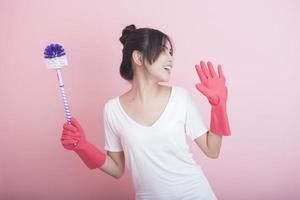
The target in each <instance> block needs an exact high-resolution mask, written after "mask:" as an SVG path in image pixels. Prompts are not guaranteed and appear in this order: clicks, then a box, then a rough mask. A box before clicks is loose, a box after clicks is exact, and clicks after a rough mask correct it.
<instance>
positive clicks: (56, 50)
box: [44, 44, 68, 69]
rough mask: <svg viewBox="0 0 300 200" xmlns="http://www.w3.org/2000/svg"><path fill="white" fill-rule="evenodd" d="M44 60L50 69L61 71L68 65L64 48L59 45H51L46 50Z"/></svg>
mask: <svg viewBox="0 0 300 200" xmlns="http://www.w3.org/2000/svg"><path fill="white" fill-rule="evenodd" d="M44 58H45V59H46V62H47V66H48V68H49V69H60V68H61V67H62V66H66V65H68V61H67V57H66V53H65V50H64V48H63V47H62V46H61V45H59V44H50V45H48V46H47V47H46V48H45V51H44Z"/></svg>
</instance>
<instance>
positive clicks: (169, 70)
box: [164, 66, 172, 72]
mask: <svg viewBox="0 0 300 200" xmlns="http://www.w3.org/2000/svg"><path fill="white" fill-rule="evenodd" d="M164 69H165V70H166V71H168V72H171V69H172V67H171V66H165V67H164Z"/></svg>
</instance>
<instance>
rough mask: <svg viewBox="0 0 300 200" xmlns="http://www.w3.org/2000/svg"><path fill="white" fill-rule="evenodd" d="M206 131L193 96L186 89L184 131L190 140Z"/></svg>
mask: <svg viewBox="0 0 300 200" xmlns="http://www.w3.org/2000/svg"><path fill="white" fill-rule="evenodd" d="M207 131H208V128H207V126H206V124H205V123H204V121H203V119H202V116H201V115H200V113H199V111H198V109H197V107H196V105H195V102H194V99H193V97H192V96H191V94H190V93H189V92H188V91H186V118H185V133H186V135H187V136H189V137H190V138H191V139H192V140H195V139H196V138H197V137H200V136H201V135H203V134H205V133H206V132H207Z"/></svg>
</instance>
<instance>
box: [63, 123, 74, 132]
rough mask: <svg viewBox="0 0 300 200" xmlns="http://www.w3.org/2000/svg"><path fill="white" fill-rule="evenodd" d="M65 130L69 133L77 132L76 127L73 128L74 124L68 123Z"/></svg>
mask: <svg viewBox="0 0 300 200" xmlns="http://www.w3.org/2000/svg"><path fill="white" fill-rule="evenodd" d="M63 128H64V129H65V130H68V131H72V132H75V131H77V128H76V127H75V126H73V125H72V124H69V123H68V122H66V123H65V124H64V126H63Z"/></svg>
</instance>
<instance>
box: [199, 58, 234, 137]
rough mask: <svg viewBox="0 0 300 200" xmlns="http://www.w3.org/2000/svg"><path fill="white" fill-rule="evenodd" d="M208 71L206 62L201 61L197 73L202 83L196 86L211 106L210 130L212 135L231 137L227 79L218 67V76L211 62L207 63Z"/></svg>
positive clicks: (219, 66)
mask: <svg viewBox="0 0 300 200" xmlns="http://www.w3.org/2000/svg"><path fill="white" fill-rule="evenodd" d="M207 65H208V70H207V67H206V65H205V62H203V61H200V66H201V68H200V67H199V65H196V66H195V68H196V71H197V73H198V76H199V78H200V80H201V83H197V84H196V88H197V89H198V90H199V91H200V92H201V93H202V94H204V95H205V96H206V97H207V98H208V101H209V103H210V104H211V106H212V108H211V115H210V117H211V120H210V130H211V132H212V133H214V134H217V135H221V136H230V135H231V131H230V127H229V121H228V117H227V111H226V101H227V87H226V86H225V77H224V74H223V71H222V68H221V65H218V72H219V76H218V75H217V74H216V72H215V70H214V68H213V65H212V63H211V62H209V61H208V62H207Z"/></svg>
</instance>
